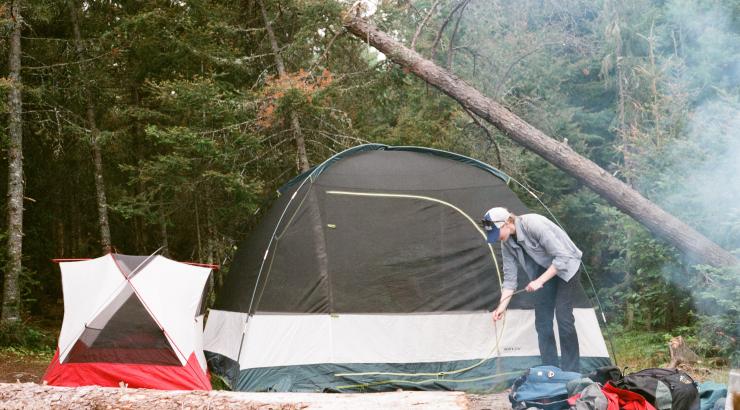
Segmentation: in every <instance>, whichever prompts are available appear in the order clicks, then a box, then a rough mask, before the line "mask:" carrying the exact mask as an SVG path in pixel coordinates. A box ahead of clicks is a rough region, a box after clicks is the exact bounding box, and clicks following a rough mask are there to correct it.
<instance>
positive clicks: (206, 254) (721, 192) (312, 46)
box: [0, 0, 740, 363]
mask: <svg viewBox="0 0 740 410" xmlns="http://www.w3.org/2000/svg"><path fill="white" fill-rule="evenodd" d="M433 3H435V1H432V0H415V1H409V0H405V1H393V2H390V1H385V2H381V5H380V7H379V8H378V9H377V11H375V13H374V14H372V17H371V18H372V19H373V20H374V21H375V23H376V24H378V25H379V26H380V27H381V28H382V29H384V30H386V31H387V32H390V33H393V34H394V35H395V36H397V37H398V38H400V39H402V40H404V42H405V43H406V44H409V43H410V41H411V39H412V38H413V37H414V35H415V33H416V31H417V28H418V27H419V25H420V24H422V21H425V26H424V27H423V29H422V30H421V31H420V35H419V38H418V39H417V41H416V49H417V51H419V52H420V53H421V54H423V55H425V56H427V57H433V58H434V59H435V61H436V62H437V63H438V64H440V65H442V66H446V67H449V68H450V69H451V70H452V71H453V72H454V73H455V74H456V75H458V76H460V77H462V78H463V79H465V80H466V81H467V82H469V83H471V84H472V85H474V86H475V87H477V88H478V89H480V90H481V91H482V92H484V93H485V94H486V95H488V96H491V97H494V98H495V99H497V100H499V101H501V102H503V103H504V104H505V105H506V106H507V107H509V108H510V109H511V110H512V111H514V112H515V113H517V114H518V115H520V116H522V117H523V118H524V119H526V120H527V121H529V122H530V123H532V124H533V125H535V126H537V127H538V128H540V129H541V130H543V131H544V132H545V133H546V134H548V135H550V136H552V137H553V138H556V139H558V140H560V141H564V142H567V143H568V144H569V145H570V146H571V147H573V148H574V149H575V150H576V151H578V152H579V153H581V154H583V155H585V156H587V157H589V158H590V159H592V160H593V161H595V162H596V163H598V164H599V165H600V166H602V167H603V168H605V169H606V170H608V171H609V172H611V173H614V174H615V175H617V176H618V177H620V178H622V179H623V180H624V181H625V182H627V183H629V184H631V185H632V186H634V187H635V188H637V189H638V190H639V191H640V192H641V193H643V194H644V195H645V196H647V197H648V198H649V199H651V200H652V201H654V202H656V203H658V204H659V205H661V206H662V207H664V208H665V209H666V210H668V211H669V212H671V213H673V214H675V215H676V216H678V217H679V218H681V219H683V220H684V221H686V222H688V223H689V224H690V225H692V226H693V227H694V228H696V229H697V230H699V231H701V232H702V233H704V234H705V235H707V236H708V237H710V238H711V239H712V240H714V241H716V242H717V243H719V244H720V245H722V246H723V247H725V248H726V249H728V250H730V251H733V252H735V254H736V255H740V222H739V221H740V205H738V204H740V186H739V185H738V175H740V168H738V165H737V164H738V161H737V158H738V156H740V134H738V131H737V130H738V129H740V124H739V123H738V118H740V115H738V114H739V113H740V100H739V98H740V83H739V82H738V79H739V78H740V71H738V68H739V66H738V64H739V63H738V61H740V58H739V57H740V25H739V24H740V2H738V1H737V0H733V1H730V2H717V1H712V0H668V1H650V0H629V1H617V0H600V1H596V2H594V1H586V0H566V1H540V0H523V1H517V2H506V1H500V0H492V1H474V0H473V1H469V2H464V1H461V0H442V1H440V2H439V5H438V7H437V8H436V9H435V11H434V12H433V13H432V14H431V16H430V18H429V19H428V20H425V17H426V15H427V13H429V11H430V8H431V6H432V4H433ZM463 3H465V4H463ZM265 5H266V7H267V9H268V10H267V11H268V14H269V15H270V16H271V18H272V22H271V23H272V26H273V28H274V30H275V33H276V36H277V37H278V39H277V40H278V43H279V44H280V47H281V52H280V53H281V55H282V57H283V59H284V61H285V65H286V71H287V76H286V77H285V78H279V77H278V76H277V72H276V70H275V59H274V55H273V53H272V49H271V47H270V44H269V40H268V39H267V35H266V32H265V27H264V22H263V20H262V15H261V13H260V7H259V5H258V3H257V2H255V1H231V0H183V1H165V0H140V1H130V0H119V1H105V2H101V1H89V2H84V3H79V4H78V3H76V2H72V1H70V2H54V1H34V2H28V4H27V5H25V6H24V10H23V11H24V16H25V20H26V27H25V28H24V37H23V39H22V46H23V47H22V48H23V57H22V60H23V109H24V114H23V119H24V124H23V129H24V134H25V138H24V144H25V145H24V157H25V184H26V186H25V189H26V191H25V196H26V197H27V200H26V202H25V204H24V205H25V215H24V221H25V232H24V234H25V237H24V247H23V250H24V259H23V260H24V273H23V275H22V278H21V288H22V292H21V294H22V297H23V303H22V307H23V309H24V312H25V315H26V316H28V315H31V316H41V315H48V314H49V312H59V308H58V305H59V303H60V300H61V299H60V298H61V285H60V282H59V275H58V270H57V269H56V267H55V266H54V265H53V264H52V263H51V262H50V259H51V258H53V257H92V256H97V255H99V254H100V248H99V245H98V244H99V238H98V237H99V227H98V219H97V208H96V200H95V199H96V196H95V195H96V193H95V182H94V181H95V180H94V178H95V175H94V174H95V171H94V167H93V162H92V155H91V140H90V132H89V131H90V130H89V129H88V124H87V122H86V119H85V118H86V116H85V114H86V111H85V110H86V104H87V101H88V100H87V99H88V98H91V99H92V101H93V105H94V115H95V118H96V119H97V127H98V128H99V130H100V135H99V144H100V147H101V150H102V162H103V175H104V178H105V188H106V193H107V196H108V202H109V214H110V224H111V232H112V237H113V244H114V246H115V247H116V249H117V250H118V251H120V252H123V253H130V254H147V253H151V252H153V251H154V250H155V249H157V248H159V247H160V246H162V245H163V244H167V250H166V251H167V252H168V253H169V254H170V255H172V256H173V257H175V258H178V259H184V260H189V259H194V260H199V261H203V262H214V263H221V264H223V265H224V269H223V270H222V273H221V274H227V273H228V266H229V263H230V257H231V255H232V254H233V251H234V247H235V246H236V245H237V243H238V242H239V241H240V240H242V239H243V238H244V237H245V236H246V235H248V234H249V232H250V229H251V228H252V227H253V226H254V224H255V223H256V222H257V221H258V220H259V219H260V217H261V215H262V213H263V211H264V210H265V209H266V208H267V207H268V206H269V204H270V203H271V202H272V201H273V200H274V198H275V191H276V189H277V188H278V187H279V186H281V185H282V184H283V183H284V182H286V181H287V180H289V179H290V178H292V177H294V176H295V175H297V173H298V166H297V162H296V155H297V154H296V148H295V143H294V141H293V137H292V133H291V124H290V114H291V113H298V116H299V118H300V123H301V128H302V130H303V133H304V134H305V138H306V144H307V151H308V158H309V162H310V163H311V165H315V164H317V163H320V162H321V161H323V160H324V159H326V158H328V157H329V156H330V155H332V154H333V153H336V152H338V151H341V150H343V149H345V148H348V147H351V146H354V145H357V144H360V143H364V142H378V143H387V144H398V145H423V146H429V147H434V148H440V149H447V150H451V151H455V152H458V153H461V154H465V155H469V156H472V157H474V158H477V159H480V160H482V161H485V162H488V163H491V164H493V165H495V166H497V167H499V168H501V169H502V170H503V171H505V172H506V173H508V174H509V175H511V176H513V177H514V178H515V179H516V180H517V181H519V182H520V183H521V184H522V185H524V186H526V187H527V188H526V189H527V190H529V192H527V190H525V189H523V188H521V187H519V186H515V187H514V188H515V189H517V190H519V191H520V193H521V194H522V195H521V197H522V198H523V199H524V200H525V201H527V202H528V204H529V205H531V206H532V207H533V209H536V210H537V211H538V212H541V213H545V214H547V210H546V209H544V208H543V207H542V206H541V203H540V202H539V201H540V200H541V201H542V203H544V204H546V205H547V206H548V207H549V209H550V210H551V211H552V212H553V213H554V216H555V217H557V218H558V219H559V220H560V221H561V222H562V223H563V225H564V226H565V228H566V229H567V230H568V232H570V233H571V235H572V236H573V237H574V239H575V242H576V243H577V244H578V245H579V246H580V247H581V248H582V249H583V251H584V262H585V264H586V266H587V267H588V269H589V271H590V273H591V275H592V277H593V280H594V282H595V284H596V291H597V294H598V295H599V297H601V298H602V300H603V301H604V304H605V311H606V312H605V313H606V315H607V317H608V318H609V319H610V320H611V321H614V322H618V323H619V324H621V325H622V326H623V327H624V328H625V329H636V330H640V329H642V330H652V331H665V332H671V331H677V332H678V331H681V332H686V333H687V336H688V337H693V338H694V339H692V340H694V341H695V343H696V346H697V348H698V349H700V350H701V351H702V353H705V354H708V355H716V356H722V357H725V358H730V357H732V359H731V360H734V361H735V363H737V360H739V359H738V356H737V351H738V348H737V346H738V345H737V339H738V338H739V337H740V325H739V324H738V322H737V316H738V311H740V306H739V305H738V303H739V302H738V301H739V300H740V294H738V293H737V292H738V289H740V286H738V285H739V283H738V281H739V280H740V279H739V276H738V272H736V271H732V270H718V269H713V268H708V267H705V266H695V261H692V260H688V259H686V258H685V257H684V256H683V255H680V254H679V253H677V251H676V250H675V249H673V248H672V247H671V246H669V245H667V244H665V243H664V242H663V241H661V240H659V239H656V238H655V237H653V236H652V235H651V234H650V233H648V232H647V231H645V230H644V229H643V228H642V227H641V226H640V225H638V224H636V223H635V222H633V221H632V220H630V219H629V218H628V217H626V216H624V215H622V214H620V213H619V212H618V211H616V210H615V209H614V208H612V207H611V206H609V205H608V204H606V203H605V202H604V201H602V200H601V199H600V198H598V197H597V196H596V195H595V194H593V193H592V192H591V191H589V190H588V189H586V188H584V187H583V186H581V185H580V184H579V183H578V182H576V181H575V180H574V179H572V178H570V177H568V176H567V175H565V174H564V173H563V172H561V171H559V170H558V169H556V168H554V167H553V166H551V165H549V164H548V163H546V162H545V161H544V160H542V159H541V158H539V157H537V156H535V155H533V154H531V153H529V152H527V151H526V150H524V149H522V148H521V147H519V146H516V145H515V144H513V143H511V142H510V141H509V140H508V139H507V138H506V137H505V136H503V135H501V134H500V132H498V131H497V130H495V129H493V128H491V127H489V126H488V125H487V124H485V123H483V122H481V121H480V120H478V119H475V118H473V117H471V116H470V115H469V114H468V113H467V112H465V111H464V110H463V109H462V108H461V107H459V106H458V105H457V104H456V103H455V102H454V101H453V100H451V99H450V98H448V97H446V96H444V95H442V94H441V93H439V92H438V91H436V90H435V89H433V88H430V87H428V86H426V85H425V84H424V83H423V82H422V81H420V80H419V79H417V78H416V77H415V76H413V75H412V74H410V73H408V72H406V71H405V70H403V69H402V68H400V67H397V66H394V65H393V64H391V63H389V62H388V61H386V60H385V59H384V58H383V56H380V55H378V53H377V52H375V51H374V50H372V49H370V48H369V47H368V46H367V45H366V44H364V43H363V42H361V41H358V40H357V39H355V38H353V37H352V36H350V35H348V34H346V33H345V32H344V29H343V28H342V27H341V12H342V10H343V9H346V8H347V7H348V6H349V4H348V3H347V2H341V1H320V0H282V1H265ZM1 7H3V19H4V20H3V21H2V24H0V31H1V32H2V38H3V40H2V41H1V42H0V51H2V54H3V55H4V56H7V55H8V51H9V50H8V41H7V39H8V37H9V34H10V32H9V24H8V20H7V16H6V14H7V13H6V12H5V8H6V7H7V5H6V3H3V6H1ZM70 7H78V8H79V24H80V30H81V36H82V39H83V44H84V51H83V55H82V56H78V55H77V51H76V49H75V44H74V33H73V27H72V22H71V19H70ZM1 70H2V74H0V77H2V81H0V88H1V89H2V90H3V91H4V92H5V93H7V89H8V84H7V81H6V77H7V75H8V71H7V70H8V67H7V65H2V69H1ZM0 111H2V112H1V114H2V115H3V117H4V118H6V117H7V113H8V107H7V100H6V99H3V101H2V104H0ZM0 136H1V137H2V150H3V155H4V158H7V155H6V153H7V149H8V137H7V128H6V127H2V128H1V129H0ZM6 170H7V167H0V177H2V178H3V180H7V171H6ZM6 190H7V184H0V191H2V194H3V197H5V194H6ZM530 193H534V194H536V195H537V199H535V198H534V197H533V196H532V195H530ZM493 205H494V204H492V206H493ZM6 206H7V204H6V203H3V204H2V205H1V206H0V207H2V210H3V211H5V207H6ZM481 211H483V210H481ZM0 226H1V227H2V237H3V238H2V239H3V242H5V239H6V238H5V232H6V230H7V221H4V220H3V221H2V222H0ZM5 261H6V255H5V252H3V253H2V254H0V262H2V264H3V266H4V265H5V263H4V262H5ZM217 279H219V278H217ZM217 284H218V283H217ZM53 306H56V308H54V307H53Z"/></svg>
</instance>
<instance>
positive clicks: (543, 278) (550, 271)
mask: <svg viewBox="0 0 740 410" xmlns="http://www.w3.org/2000/svg"><path fill="white" fill-rule="evenodd" d="M557 274H558V269H557V268H556V267H555V265H550V267H549V268H547V270H546V271H544V272H543V273H542V275H540V277H539V278H537V279H535V280H533V281H531V282H529V284H528V285H527V292H534V291H537V290H539V289H542V286H544V285H545V282H547V281H548V280H550V279H552V278H553V276H555V275H557Z"/></svg>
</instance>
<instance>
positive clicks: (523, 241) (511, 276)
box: [501, 214, 583, 290]
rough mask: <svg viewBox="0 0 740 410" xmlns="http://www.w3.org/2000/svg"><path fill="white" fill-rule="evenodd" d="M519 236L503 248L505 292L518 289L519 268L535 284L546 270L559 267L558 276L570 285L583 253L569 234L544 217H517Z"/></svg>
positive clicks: (532, 215)
mask: <svg viewBox="0 0 740 410" xmlns="http://www.w3.org/2000/svg"><path fill="white" fill-rule="evenodd" d="M514 224H515V225H516V236H513V235H512V236H510V237H509V239H507V240H506V241H504V242H503V243H502V244H501V252H502V254H503V259H504V260H503V265H504V282H503V284H502V287H503V288H504V289H512V290H514V289H516V286H517V275H518V274H519V267H522V268H523V269H524V271H525V272H526V273H527V276H528V277H529V279H530V280H535V279H537V277H538V276H539V275H540V274H541V273H542V272H543V268H545V269H546V268H548V267H549V266H550V265H555V268H556V269H557V276H558V277H559V278H561V279H563V280H564V281H566V282H567V281H569V280H570V279H571V278H572V277H573V276H575V274H576V273H577V272H578V268H579V267H580V265H581V256H582V255H583V252H581V250H580V249H578V247H576V245H575V244H574V243H573V241H571V240H570V238H569V237H568V234H566V233H565V231H563V230H562V229H561V228H560V227H559V226H557V225H555V224H554V223H553V222H552V221H550V220H549V219H547V218H545V217H544V216H542V215H537V214H526V215H521V216H517V218H516V220H515V222H514Z"/></svg>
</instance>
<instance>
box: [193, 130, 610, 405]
mask: <svg viewBox="0 0 740 410" xmlns="http://www.w3.org/2000/svg"><path fill="white" fill-rule="evenodd" d="M508 183H509V177H508V176H506V175H505V174H504V173H503V172H501V171H499V170H497V169H495V168H493V167H491V166H489V165H487V164H484V163H482V162H480V161H477V160H474V159H471V158H468V157H465V156H461V155H457V154H454V153H450V152H446V151H440V150H434V149H429V148H421V147H393V146H386V145H379V144H368V145H361V146H358V147H354V148H351V149H348V150H346V151H344V152H341V153H339V154H336V155H334V156H333V157H331V158H330V159H328V160H327V161H325V162H324V163H322V164H320V165H318V166H316V167H314V168H313V169H312V170H309V171H307V172H306V173H304V174H302V175H300V176H298V177H297V178H295V179H294V180H292V181H290V182H289V183H288V184H286V185H285V186H284V187H283V188H281V195H280V197H279V198H278V199H277V201H276V202H275V203H274V204H273V206H272V207H271V208H270V210H269V211H268V212H267V214H266V215H265V217H264V218H263V220H262V221H261V223H260V224H259V225H258V226H257V228H256V229H255V231H254V232H253V233H252V234H251V235H250V236H249V238H247V239H246V240H245V241H244V243H242V244H241V245H240V247H239V249H238V251H237V253H236V256H235V259H234V262H233V263H232V267H231V270H230V272H229V275H228V276H227V278H226V281H225V284H224V286H223V288H222V289H221V292H220V293H219V295H218V299H217V301H216V306H215V307H214V309H213V310H211V311H210V313H209V318H208V321H207V323H206V331H205V341H204V350H205V351H206V356H207V357H208V359H209V364H210V366H211V369H212V370H213V371H215V372H216V373H219V374H222V375H224V376H225V377H226V379H227V380H228V381H229V383H230V384H231V386H232V388H233V389H235V390H244V391H368V390H370V391H378V390H392V389H396V388H414V389H451V390H466V391H485V390H490V389H491V388H493V387H494V386H496V385H499V384H501V383H508V382H509V381H510V380H511V379H512V378H513V377H514V375H517V374H519V373H521V370H523V369H526V368H528V367H531V366H535V365H538V364H539V360H540V358H539V349H538V346H537V335H536V332H535V328H534V310H533V304H532V302H533V299H532V298H533V297H536V294H525V293H518V294H516V295H515V296H514V297H513V298H512V300H511V303H510V304H509V310H508V312H507V315H506V319H505V321H503V322H499V323H497V324H495V325H494V323H493V322H492V320H491V314H490V313H489V312H490V311H491V310H493V309H494V308H495V307H496V305H497V304H498V300H499V297H500V291H501V290H500V283H501V280H502V272H501V269H500V263H501V249H500V245H498V244H497V245H495V246H491V245H489V244H488V243H486V241H485V235H484V233H483V231H482V230H481V228H480V227H479V226H478V222H477V221H478V220H479V219H480V217H481V215H482V214H483V212H485V210H487V209H488V208H490V207H492V206H504V207H507V208H508V209H510V210H511V211H512V212H514V213H516V214H525V213H528V212H529V211H528V210H527V208H526V206H525V205H524V204H523V203H522V202H521V201H520V200H519V199H518V198H517V196H516V194H515V193H514V192H513V191H512V190H511V189H510V188H509V186H508ZM526 282H527V280H526V278H524V277H523V275H520V284H519V288H523V287H525V286H526ZM574 307H575V309H574V315H575V317H576V328H577V330H578V334H579V344H580V351H581V365H582V368H583V370H589V369H593V368H595V367H598V366H603V365H606V364H609V363H610V359H609V356H608V352H607V349H606V345H605V343H604V339H603V337H602V335H601V332H600V330H599V325H598V321H597V318H596V314H595V312H594V309H593V307H592V306H591V304H590V303H589V301H588V299H587V298H586V296H585V294H584V293H583V291H582V289H581V292H580V293H579V294H578V295H577V296H576V300H575V301H574Z"/></svg>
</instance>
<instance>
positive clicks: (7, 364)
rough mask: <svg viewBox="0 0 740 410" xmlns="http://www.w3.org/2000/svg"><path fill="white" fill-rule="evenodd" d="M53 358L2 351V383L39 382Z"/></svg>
mask: <svg viewBox="0 0 740 410" xmlns="http://www.w3.org/2000/svg"><path fill="white" fill-rule="evenodd" d="M50 359H51V358H48V359H47V358H46V357H43V356H34V355H24V354H17V353H14V352H12V351H0V383H16V382H18V381H20V382H21V383H27V382H32V383H39V382H41V377H43V375H44V372H46V368H47V367H48V366H49V361H50Z"/></svg>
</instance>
